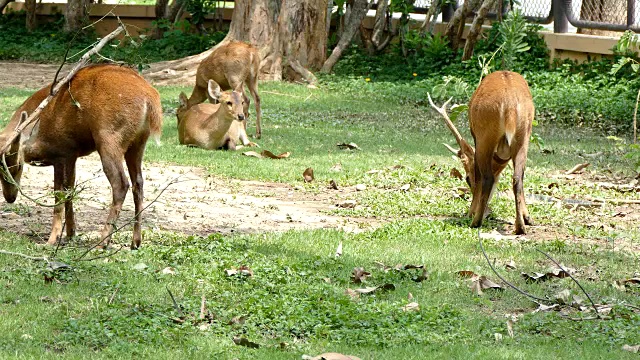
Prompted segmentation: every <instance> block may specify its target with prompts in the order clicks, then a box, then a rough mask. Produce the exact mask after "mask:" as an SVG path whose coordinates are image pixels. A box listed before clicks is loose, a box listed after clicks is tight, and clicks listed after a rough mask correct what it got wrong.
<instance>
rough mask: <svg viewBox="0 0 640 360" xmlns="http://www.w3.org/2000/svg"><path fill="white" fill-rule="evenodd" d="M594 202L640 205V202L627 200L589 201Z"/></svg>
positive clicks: (597, 199) (596, 199)
mask: <svg viewBox="0 0 640 360" xmlns="http://www.w3.org/2000/svg"><path fill="white" fill-rule="evenodd" d="M589 200H591V201H593V202H600V203H612V204H640V200H632V199H630V200H627V199H601V198H591V199H589Z"/></svg>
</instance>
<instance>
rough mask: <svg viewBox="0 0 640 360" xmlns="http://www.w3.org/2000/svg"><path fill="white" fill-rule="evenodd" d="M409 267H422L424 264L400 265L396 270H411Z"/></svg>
mask: <svg viewBox="0 0 640 360" xmlns="http://www.w3.org/2000/svg"><path fill="white" fill-rule="evenodd" d="M411 269H424V265H404V266H402V265H400V268H399V269H397V270H411Z"/></svg>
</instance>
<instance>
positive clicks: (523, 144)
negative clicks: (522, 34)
mask: <svg viewBox="0 0 640 360" xmlns="http://www.w3.org/2000/svg"><path fill="white" fill-rule="evenodd" d="M449 101H451V100H449ZM449 101H447V102H446V103H445V104H444V105H443V106H442V107H441V108H438V107H437V106H436V105H435V104H434V103H433V101H432V100H431V96H429V103H430V104H431V106H432V107H433V108H434V109H436V110H437V111H438V112H439V113H440V114H441V115H442V116H443V117H444V120H445V123H446V125H447V127H448V128H449V130H451V132H452V133H453V136H454V137H455V138H456V141H457V142H458V145H459V146H460V150H455V149H453V148H451V147H450V146H447V148H448V149H449V150H451V151H452V152H453V153H454V154H456V155H457V156H458V157H459V158H460V160H461V161H462V165H463V166H464V170H465V172H466V181H467V183H468V184H469V187H470V188H471V193H472V194H473V200H472V201H471V208H470V210H469V215H470V216H471V217H472V218H473V220H472V222H471V227H479V226H480V225H482V220H483V219H484V216H485V212H486V210H487V204H488V202H489V200H490V199H491V195H492V194H493V190H494V188H495V185H496V184H497V183H498V178H499V176H500V173H501V172H502V170H504V168H505V166H506V165H507V163H508V162H509V160H511V161H512V162H513V193H514V195H515V199H516V222H515V230H516V231H515V232H516V234H518V235H520V234H525V233H526V231H525V226H524V225H525V224H527V225H530V224H531V219H530V218H529V212H528V211H527V205H526V204H525V201H524V192H523V185H522V181H523V178H524V169H525V165H526V162H527V150H528V148H529V137H530V136H531V126H532V122H533V117H534V114H535V110H534V107H533V99H532V97H531V92H530V91H529V86H528V85H527V81H526V80H525V79H524V78H523V77H522V76H521V75H520V74H517V73H514V72H510V71H496V72H494V73H491V74H489V75H487V76H486V77H485V78H484V79H483V80H482V82H481V83H480V86H478V88H477V89H476V91H475V92H474V93H473V96H471V101H470V102H469V125H470V127H471V135H472V136H473V140H474V143H475V146H476V148H475V149H474V148H473V147H472V146H471V145H469V144H468V143H467V142H466V141H465V140H464V139H463V138H462V136H461V135H460V132H458V130H457V129H456V127H455V126H454V125H453V123H452V122H451V120H450V119H449V116H448V115H447V109H446V107H447V104H448V103H449Z"/></svg>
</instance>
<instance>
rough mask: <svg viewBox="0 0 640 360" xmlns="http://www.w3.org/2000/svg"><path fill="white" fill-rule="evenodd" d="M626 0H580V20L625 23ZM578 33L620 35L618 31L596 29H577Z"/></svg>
mask: <svg viewBox="0 0 640 360" xmlns="http://www.w3.org/2000/svg"><path fill="white" fill-rule="evenodd" d="M626 10H627V0H582V5H581V7H580V20H589V21H598V22H606V23H612V24H626V23H627V11H626ZM578 33H579V34H587V35H600V36H616V37H617V36H620V33H619V32H616V31H608V30H596V29H584V28H580V29H578Z"/></svg>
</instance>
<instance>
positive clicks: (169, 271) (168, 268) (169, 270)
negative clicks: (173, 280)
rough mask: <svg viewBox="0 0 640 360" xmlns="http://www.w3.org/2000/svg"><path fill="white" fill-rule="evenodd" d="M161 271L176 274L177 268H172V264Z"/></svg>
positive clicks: (163, 273) (165, 273)
mask: <svg viewBox="0 0 640 360" xmlns="http://www.w3.org/2000/svg"><path fill="white" fill-rule="evenodd" d="M161 273H162V275H175V274H176V269H174V268H172V267H171V266H167V267H166V268H164V269H162V271H161Z"/></svg>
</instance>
